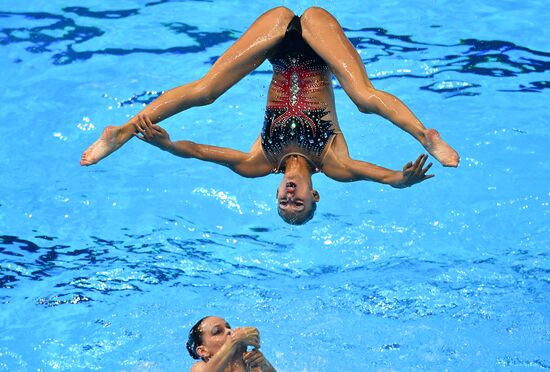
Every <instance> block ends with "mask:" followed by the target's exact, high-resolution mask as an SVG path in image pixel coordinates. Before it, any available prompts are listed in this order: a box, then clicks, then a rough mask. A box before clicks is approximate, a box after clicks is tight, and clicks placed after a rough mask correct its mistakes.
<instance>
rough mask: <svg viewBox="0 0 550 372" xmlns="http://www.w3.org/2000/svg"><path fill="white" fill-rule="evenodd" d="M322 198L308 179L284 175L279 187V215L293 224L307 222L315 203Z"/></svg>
mask: <svg viewBox="0 0 550 372" xmlns="http://www.w3.org/2000/svg"><path fill="white" fill-rule="evenodd" d="M319 199H320V196H319V193H318V192H317V191H316V190H313V188H312V185H311V182H310V181H309V180H308V179H305V178H300V177H290V178H289V177H284V178H283V180H282V181H281V183H280V184H279V187H278V188H277V209H278V212H279V215H280V216H281V217H282V218H283V220H285V222H288V223H290V224H293V225H301V224H303V223H305V222H307V221H308V220H309V219H310V218H311V217H312V213H313V212H314V205H315V203H317V202H318V201H319Z"/></svg>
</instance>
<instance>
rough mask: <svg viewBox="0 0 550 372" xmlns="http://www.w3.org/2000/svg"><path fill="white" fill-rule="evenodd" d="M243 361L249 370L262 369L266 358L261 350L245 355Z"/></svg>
mask: <svg viewBox="0 0 550 372" xmlns="http://www.w3.org/2000/svg"><path fill="white" fill-rule="evenodd" d="M243 360H244V362H245V363H246V365H247V366H248V367H249V368H256V367H262V366H263V365H264V364H265V357H264V355H263V354H262V353H261V352H260V351H259V350H252V351H250V352H248V353H245V354H244V355H243Z"/></svg>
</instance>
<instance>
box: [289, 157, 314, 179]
mask: <svg viewBox="0 0 550 372" xmlns="http://www.w3.org/2000/svg"><path fill="white" fill-rule="evenodd" d="M284 173H285V177H289V176H293V175H301V176H304V175H308V176H309V177H311V174H312V173H313V170H312V169H311V165H310V164H309V162H308V161H307V160H306V158H304V157H303V156H300V155H290V156H289V157H288V158H286V159H285V162H284Z"/></svg>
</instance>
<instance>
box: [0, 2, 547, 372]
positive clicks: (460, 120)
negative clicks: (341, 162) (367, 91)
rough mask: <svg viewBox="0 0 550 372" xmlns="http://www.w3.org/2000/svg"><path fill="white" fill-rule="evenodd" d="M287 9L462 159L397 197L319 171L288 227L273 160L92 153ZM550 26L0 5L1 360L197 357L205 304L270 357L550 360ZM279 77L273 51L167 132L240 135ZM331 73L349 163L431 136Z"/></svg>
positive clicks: (480, 16) (473, 9) (427, 16)
mask: <svg viewBox="0 0 550 372" xmlns="http://www.w3.org/2000/svg"><path fill="white" fill-rule="evenodd" d="M277 5H285V6H288V7H290V8H292V9H293V10H294V11H295V12H296V13H298V14H299V13H301V12H302V11H304V10H305V9H306V8H307V7H308V6H311V5H318V6H323V7H325V8H326V9H328V10H329V11H330V12H332V13H333V14H334V15H335V16H336V17H337V18H338V20H339V21H340V23H341V24H342V26H343V27H344V29H345V32H346V34H347V35H348V37H349V38H350V40H351V41H352V43H353V44H354V45H355V47H356V48H357V50H358V52H359V53H360V55H361V58H362V59H363V61H364V63H365V65H366V68H367V71H368V73H369V76H370V78H371V79H372V81H373V84H374V85H375V86H376V87H377V88H378V89H382V90H385V91H388V92H391V93H393V94H394V95H396V96H398V97H400V98H401V99H402V100H403V101H404V102H405V103H407V105H409V107H411V109H412V110H413V111H414V112H415V113H416V114H417V116H418V117H419V118H420V119H421V120H422V121H423V122H424V123H425V125H426V126H427V127H434V128H437V129H438V130H439V131H440V133H441V134H442V136H443V137H444V138H445V139H446V140H447V141H448V142H449V143H451V144H452V145H453V146H454V147H455V148H456V149H457V150H458V152H459V153H460V155H461V158H462V162H461V165H460V167H459V168H458V169H448V168H443V167H441V166H440V165H434V166H433V168H432V169H433V172H434V173H435V174H436V177H435V178H434V179H431V180H429V181H427V182H425V183H422V184H419V185H416V186H414V187H412V188H409V189H405V190H396V189H392V188H390V187H387V186H383V185H378V184H374V183H367V182H363V183H346V184H344V183H337V182H334V181H332V180H329V179H327V178H325V177H324V176H322V175H316V176H314V184H315V187H316V188H317V189H318V190H319V192H320V194H321V201H320V203H319V207H318V210H317V215H316V217H315V218H314V219H313V220H312V221H311V222H310V223H309V224H307V225H305V226H300V227H290V226H288V225H286V224H284V222H282V221H281V220H280V218H279V217H278V216H277V213H276V206H275V199H274V191H275V188H276V185H277V184H278V181H279V177H280V176H270V177H266V178H263V179H253V180H251V179H242V178H239V177H238V176H237V175H235V174H233V173H231V172H230V171H229V170H227V169H225V168H223V167H220V166H217V165H213V164H206V163H201V162H199V161H195V160H186V159H180V158H175V157H172V156H171V155H169V154H167V153H164V152H161V151H159V150H158V149H156V148H153V147H151V146H148V145H147V144H144V143H142V142H139V141H137V140H133V141H131V142H130V143H128V144H127V145H126V146H125V147H124V148H122V149H121V150H120V151H118V152H117V153H115V154H113V155H112V156H111V157H109V158H107V159H105V160H104V161H103V162H101V163H100V164H98V165H96V166H93V167H90V168H83V167H80V166H79V164H78V162H79V158H80V154H81V153H82V151H83V150H84V149H85V148H86V147H87V146H89V145H90V144H91V143H92V142H93V141H94V140H95V139H96V138H97V137H98V136H99V134H100V133H101V131H102V129H103V128H104V127H105V126H106V125H108V124H116V125H118V124H122V123H124V122H125V121H126V120H128V118H130V117H132V116H133V115H134V114H136V113H137V112H138V111H139V110H140V109H141V107H143V105H144V104H146V103H148V102H150V101H151V100H153V99H154V98H156V97H157V96H158V95H159V94H160V93H161V92H162V91H164V90H167V89H170V88H172V87H174V86H177V85H180V84H183V83H185V82H189V81H193V80H196V79H198V78H200V77H201V76H202V75H203V74H204V73H205V72H206V71H207V70H208V69H209V67H210V66H211V65H212V63H213V62H214V61H215V60H216V58H217V57H218V56H220V55H221V54H222V53H223V51H224V50H225V49H227V48H228V47H229V46H230V45H231V43H232V42H234V40H236V38H238V37H239V36H240V35H241V34H242V33H243V32H244V31H245V30H246V28H247V27H248V25H250V24H251V23H252V22H253V21H254V19H255V18H256V17H257V16H258V15H259V14H261V13H262V12H264V11H266V10H267V9H269V8H271V7H274V6H277ZM549 21H550V19H549V16H548V5H547V2H546V1H543V0H539V1H535V0H533V1H527V2H516V1H496V0H494V1H492V0H491V1H490V0H484V1H479V2H466V1H450V0H441V1H431V0H430V1H427V0H424V1H416V2H399V1H382V2H377V3H372V4H371V3H365V2H357V1H335V0H334V1H313V2H307V1H298V2H290V1H286V2H285V1H283V2H282V3H280V2H274V1H262V2H247V1H215V2H214V1H177V0H173V1H170V0H148V1H137V0H134V1H129V0H127V1H117V2H104V1H98V0H93V1H91V0H90V1H70V0H64V1H61V0H59V1H44V0H33V1H29V2H15V1H14V2H7V1H4V2H2V3H0V81H1V82H2V90H1V93H0V94H1V96H0V98H1V103H2V106H1V107H2V109H1V110H0V118H1V121H2V126H1V128H2V135H1V136H0V304H1V312H0V330H1V331H0V370H23V371H24V370H29V371H30V370H40V371H42V370H96V369H101V370H107V371H114V370H124V371H143V370H151V371H176V370H187V369H188V368H189V367H190V366H191V365H192V362H193V361H192V359H191V358H190V357H189V356H188V355H187V353H186V350H185V347H184V344H185V341H186V335H187V332H188V330H189V328H190V327H191V325H192V324H194V323H195V322H196V321H197V320H198V319H199V318H201V317H203V316H204V315H209V314H212V315H219V316H222V317H225V318H226V319H227V320H228V321H229V322H230V323H231V324H232V325H234V326H239V325H241V326H242V325H253V326H256V327H258V328H259V329H260V331H261V334H262V350H263V352H264V354H265V355H266V356H267V357H268V359H269V360H270V361H271V362H272V363H273V365H274V366H275V367H276V368H277V369H278V370H280V371H357V370H359V371H369V370H382V371H407V370H431V371H441V370H451V371H458V370H467V371H472V370H480V371H493V370H506V371H508V370H514V371H515V370H518V371H519V370H534V371H537V370H548V369H550V346H549V345H550V305H549V304H550V298H549V290H550V258H549V243H550V233H549V232H550V228H549V226H550V223H549V222H550V219H549V212H550V208H549V202H550V177H549V176H548V174H549V172H550V156H549V155H550V150H549V149H550V140H549V139H550V129H549V122H550V112H549V109H548V102H550V99H549V94H548V88H549V86H550V72H549V70H550V50H549V49H550V48H549V45H548V40H550V32H549V31H548V28H547V25H548V23H549ZM269 82H270V66H269V64H267V63H266V64H264V65H262V66H260V67H259V68H258V70H257V71H256V72H254V73H252V74H251V75H250V76H248V77H246V78H245V79H243V80H242V81H241V82H239V83H238V84H237V85H236V86H235V87H233V88H232V89H231V90H230V91H228V92H227V93H226V94H225V95H224V96H223V97H222V98H220V99H219V100H218V101H216V102H215V103H214V104H213V105H210V106H206V107H200V108H195V109H192V110H189V111H186V112H184V113H181V114H179V115H177V116H175V117H172V118H170V119H168V120H166V121H165V122H163V126H164V127H165V128H167V130H168V131H169V132H170V134H171V135H172V138H174V139H189V140H193V141H196V142H202V143H211V144H215V145H218V146H231V147H235V148H238V149H241V150H246V149H247V148H248V147H249V146H250V144H251V143H252V142H253V141H254V139H255V138H256V136H257V135H258V133H259V130H260V128H261V125H262V120H263V110H264V108H265V102H266V91H267V86H268V84H269ZM335 85H336V90H335V94H336V100H337V108H338V116H339V121H340V125H341V127H342V130H343V131H344V132H345V134H346V138H347V140H348V144H349V147H350V152H351V154H352V156H354V157H356V158H359V159H362V160H366V161H369V162H373V163H376V164H379V165H382V166H385V167H389V168H393V169H400V168H401V167H402V166H403V165H404V164H405V163H406V162H408V161H409V160H413V159H415V158H416V157H417V156H418V155H419V154H420V153H421V152H422V150H423V149H422V147H421V146H420V145H419V144H418V143H416V142H415V141H414V139H413V138H412V137H410V136H409V135H407V134H406V133H403V132H401V131H400V130H399V129H397V128H396V127H394V126H392V125H391V123H389V122H386V121H385V120H383V119H381V118H378V117H375V116H373V115H364V114H362V113H360V112H359V111H357V109H356V108H355V106H354V105H353V103H352V102H351V101H350V99H349V98H347V96H346V95H345V92H344V91H343V90H342V89H341V88H340V87H339V85H338V84H337V82H336V81H335Z"/></svg>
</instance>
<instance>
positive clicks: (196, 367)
mask: <svg viewBox="0 0 550 372" xmlns="http://www.w3.org/2000/svg"><path fill="white" fill-rule="evenodd" d="M205 366H206V363H205V362H203V361H202V360H201V361H200V362H197V363H195V364H193V366H191V369H190V370H189V372H201V371H202V370H203V369H204V367H205Z"/></svg>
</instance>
